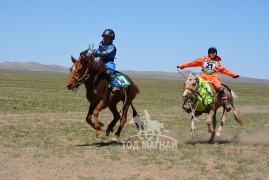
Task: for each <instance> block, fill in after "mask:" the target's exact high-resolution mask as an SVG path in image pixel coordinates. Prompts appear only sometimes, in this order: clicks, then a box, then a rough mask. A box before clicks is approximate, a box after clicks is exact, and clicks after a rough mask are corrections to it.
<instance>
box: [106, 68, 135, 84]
mask: <svg viewBox="0 0 269 180" xmlns="http://www.w3.org/2000/svg"><path fill="white" fill-rule="evenodd" d="M115 75H116V79H117V81H118V83H119V85H120V87H126V86H129V85H130V84H131V82H130V81H129V80H128V79H127V78H126V76H125V75H124V74H122V73H121V72H119V71H115ZM110 87H112V85H111V84H109V88H110Z"/></svg>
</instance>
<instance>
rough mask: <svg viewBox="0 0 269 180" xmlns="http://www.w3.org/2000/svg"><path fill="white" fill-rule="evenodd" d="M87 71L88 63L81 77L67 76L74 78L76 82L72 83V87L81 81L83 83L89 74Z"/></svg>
mask: <svg viewBox="0 0 269 180" xmlns="http://www.w3.org/2000/svg"><path fill="white" fill-rule="evenodd" d="M88 71H89V65H87V69H86V71H85V74H84V75H83V76H82V77H81V78H77V77H74V76H69V77H71V78H73V79H75V80H76V81H77V82H76V83H75V84H74V87H77V86H79V85H81V84H82V83H84V81H86V80H87V79H88V78H89V77H90V75H89V74H88Z"/></svg>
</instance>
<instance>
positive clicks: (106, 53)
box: [94, 45, 116, 58]
mask: <svg viewBox="0 0 269 180" xmlns="http://www.w3.org/2000/svg"><path fill="white" fill-rule="evenodd" d="M94 55H95V56H100V57H110V58H114V57H115V55H116V47H115V46H114V45H110V46H108V47H107V49H106V50H103V51H100V49H97V51H96V53H95V54H94Z"/></svg>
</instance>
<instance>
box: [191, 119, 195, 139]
mask: <svg viewBox="0 0 269 180" xmlns="http://www.w3.org/2000/svg"><path fill="white" fill-rule="evenodd" d="M191 137H192V138H193V139H194V138H195V117H194V116H192V117H191Z"/></svg>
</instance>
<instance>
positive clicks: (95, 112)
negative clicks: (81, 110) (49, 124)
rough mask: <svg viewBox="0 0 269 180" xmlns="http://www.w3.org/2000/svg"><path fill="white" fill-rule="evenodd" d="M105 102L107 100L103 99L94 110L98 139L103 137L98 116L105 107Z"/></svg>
mask: <svg viewBox="0 0 269 180" xmlns="http://www.w3.org/2000/svg"><path fill="white" fill-rule="evenodd" d="M104 104H105V102H104V101H103V100H101V101H100V102H99V103H98V104H97V106H96V107H95V108H94V110H93V119H94V127H95V131H96V138H97V139H100V138H101V137H102V136H101V134H102V131H101V124H100V123H99V122H98V116H99V112H100V111H101V110H102V108H103V107H104Z"/></svg>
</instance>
